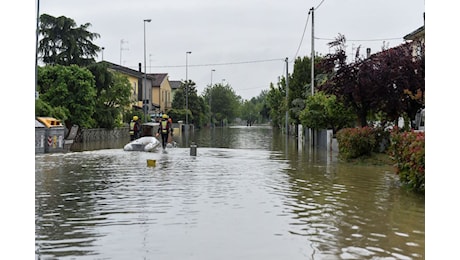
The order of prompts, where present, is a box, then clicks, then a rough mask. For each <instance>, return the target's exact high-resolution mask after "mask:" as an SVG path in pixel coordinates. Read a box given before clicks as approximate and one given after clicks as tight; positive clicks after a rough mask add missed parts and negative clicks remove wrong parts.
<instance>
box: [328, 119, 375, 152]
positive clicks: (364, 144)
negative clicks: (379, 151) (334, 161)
mask: <svg viewBox="0 0 460 260" xmlns="http://www.w3.org/2000/svg"><path fill="white" fill-rule="evenodd" d="M337 142H338V143H339V155H340V157H341V158H343V159H345V160H349V159H354V158H358V157H360V156H364V155H370V154H371V153H372V151H373V150H374V149H375V146H376V138H375V133H374V130H373V129H372V128H371V127H361V128H344V129H342V130H340V131H339V132H337Z"/></svg>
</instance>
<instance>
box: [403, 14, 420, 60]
mask: <svg viewBox="0 0 460 260" xmlns="http://www.w3.org/2000/svg"><path fill="white" fill-rule="evenodd" d="M423 21H424V22H423V23H424V24H423V26H421V27H420V28H418V29H417V30H415V31H413V32H411V33H409V34H407V35H406V36H404V40H405V41H406V42H410V43H411V45H412V55H413V56H414V57H420V56H422V55H423V54H425V13H423Z"/></svg>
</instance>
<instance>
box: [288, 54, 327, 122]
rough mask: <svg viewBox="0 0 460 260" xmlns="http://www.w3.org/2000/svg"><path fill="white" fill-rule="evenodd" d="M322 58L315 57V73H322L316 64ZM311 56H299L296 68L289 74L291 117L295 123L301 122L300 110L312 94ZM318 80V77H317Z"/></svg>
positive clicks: (295, 63) (295, 64)
mask: <svg viewBox="0 0 460 260" xmlns="http://www.w3.org/2000/svg"><path fill="white" fill-rule="evenodd" d="M321 60H322V57H321V56H316V57H315V74H316V75H321V74H322V73H323V70H322V68H321V67H318V66H317V65H316V64H319V63H320V62H321ZM311 76H312V75H311V57H307V56H305V57H303V58H301V57H297V58H296V60H295V62H294V70H293V72H292V74H291V76H289V92H288V104H289V117H290V118H291V119H292V120H293V122H294V123H295V124H299V123H300V112H301V111H302V110H303V109H304V108H305V100H306V99H307V97H308V96H310V95H311ZM315 81H317V77H315Z"/></svg>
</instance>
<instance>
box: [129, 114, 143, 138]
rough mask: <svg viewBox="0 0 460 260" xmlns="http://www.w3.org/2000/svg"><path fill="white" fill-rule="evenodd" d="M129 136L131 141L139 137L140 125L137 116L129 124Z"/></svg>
mask: <svg viewBox="0 0 460 260" xmlns="http://www.w3.org/2000/svg"><path fill="white" fill-rule="evenodd" d="M129 135H130V136H131V141H132V140H135V139H138V138H139V137H141V136H140V135H141V124H140V123H139V117H138V116H133V120H131V122H130V123H129Z"/></svg>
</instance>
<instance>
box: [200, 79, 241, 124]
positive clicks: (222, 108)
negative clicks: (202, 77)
mask: <svg viewBox="0 0 460 260" xmlns="http://www.w3.org/2000/svg"><path fill="white" fill-rule="evenodd" d="M204 96H206V97H207V98H206V99H207V100H208V102H209V98H211V111H212V114H213V116H214V119H215V120H216V121H218V122H221V121H222V120H227V121H228V122H232V121H233V119H235V117H236V116H238V112H239V105H240V101H241V97H240V96H238V95H236V93H235V91H234V90H233V88H232V87H231V86H230V85H229V84H226V85H224V84H221V83H219V84H215V85H213V86H212V87H211V88H207V89H206V90H205V93H204Z"/></svg>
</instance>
